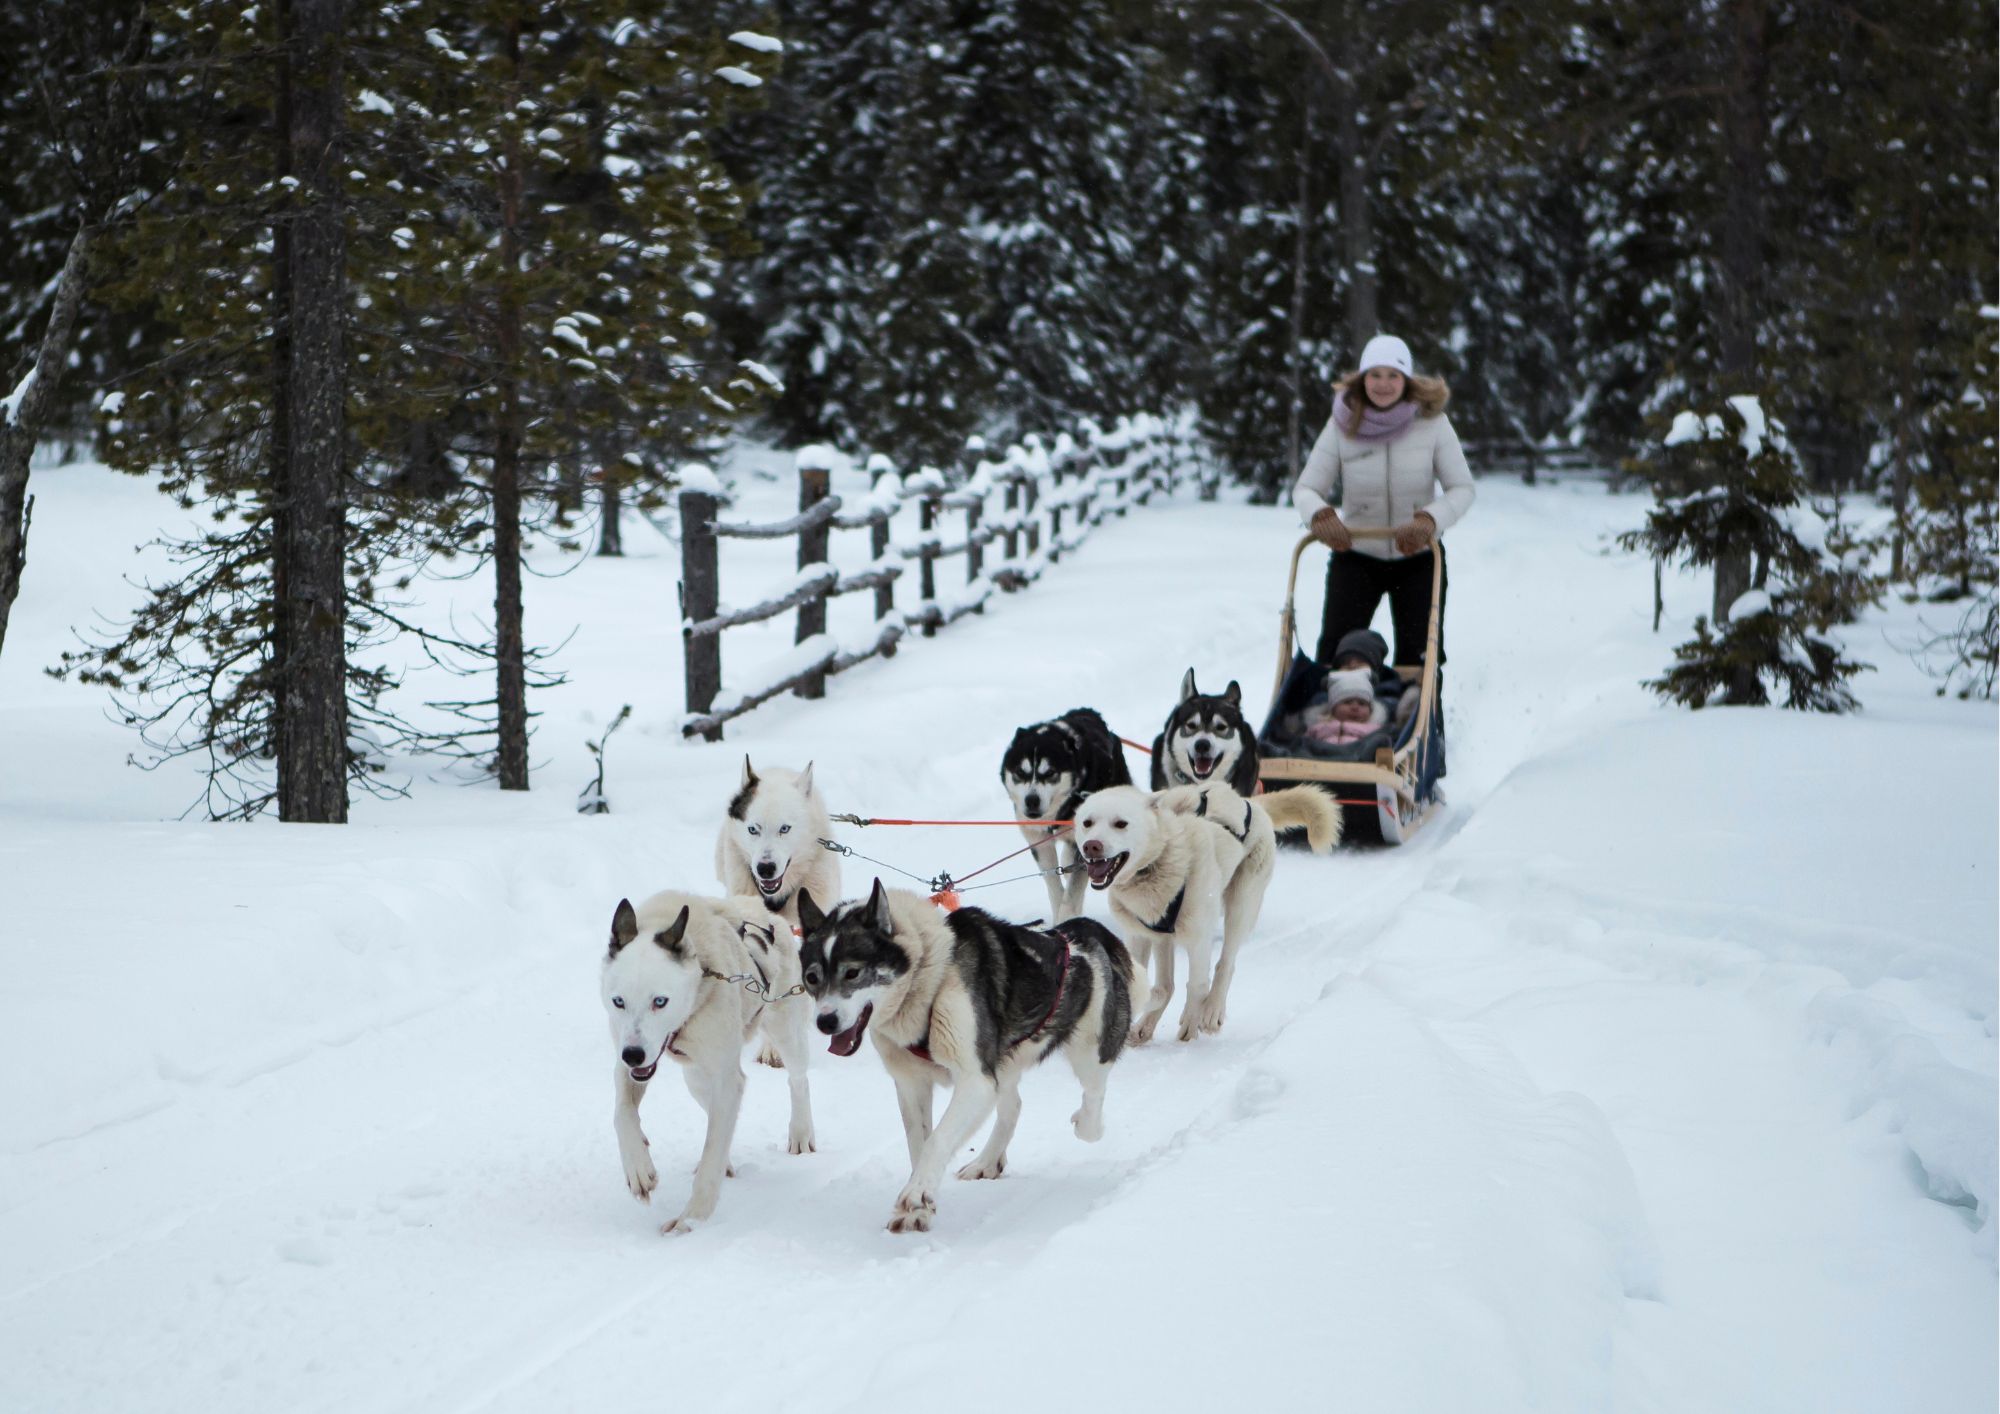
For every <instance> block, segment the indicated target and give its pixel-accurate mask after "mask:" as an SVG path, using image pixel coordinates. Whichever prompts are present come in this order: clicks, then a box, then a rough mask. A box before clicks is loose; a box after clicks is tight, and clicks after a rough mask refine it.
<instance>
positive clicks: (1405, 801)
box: [1257, 526, 1444, 844]
mask: <svg viewBox="0 0 2000 1414" xmlns="http://www.w3.org/2000/svg"><path fill="white" fill-rule="evenodd" d="M1348 533H1349V534H1351V535H1352V536H1353V537H1354V538H1355V539H1356V540H1387V539H1388V538H1389V537H1390V536H1391V535H1393V534H1394V532H1393V531H1389V530H1364V529H1360V528H1357V527H1353V526H1350V527H1348ZM1318 543H1319V542H1318V541H1316V540H1314V539H1313V537H1312V536H1310V535H1305V536H1301V537H1300V539H1299V543H1298V544H1297V545H1295V546H1293V547H1292V569H1291V574H1290V575H1289V576H1288V577H1287V578H1286V580H1285V608H1284V612H1283V613H1282V614H1280V615H1279V617H1278V675H1277V677H1276V679H1275V680H1273V682H1272V684H1271V701H1272V703H1273V704H1275V703H1276V702H1277V700H1278V694H1279V693H1280V692H1282V691H1283V690H1284V686H1285V675H1286V674H1287V673H1289V672H1290V671H1291V668H1292V653H1293V649H1294V646H1295V639H1296V636H1297V632H1298V611H1297V608H1296V607H1295V605H1294V603H1293V601H1294V599H1295V597H1296V596H1297V593H1298V587H1299V561H1300V560H1301V559H1302V558H1303V557H1304V556H1305V552H1306V549H1307V547H1308V546H1311V545H1316V544H1318ZM1436 548H1437V545H1436V542H1435V541H1433V542H1432V549H1433V550H1434V551H1435V550H1436ZM1443 587H1444V556H1443V555H1442V554H1435V553H1434V554H1433V555H1432V556H1431V621H1430V625H1429V627H1428V629H1427V630H1426V631H1425V634H1424V662H1423V666H1422V667H1420V668H1410V667H1398V668H1397V669H1396V671H1397V672H1398V673H1400V674H1401V675H1402V676H1403V677H1404V678H1405V679H1406V680H1409V681H1413V682H1417V683H1419V684H1421V686H1420V688H1419V691H1420V692H1421V693H1422V696H1420V697H1419V698H1418V699H1417V720H1416V727H1415V730H1413V731H1412V732H1411V733H1410V737H1409V740H1408V742H1407V743H1405V744H1404V745H1403V746H1402V747H1401V748H1400V749H1398V750H1394V751H1392V750H1390V749H1389V748H1388V747H1386V746H1385V747H1383V748H1381V749H1380V750H1378V751H1377V752H1376V753H1375V760H1374V761H1373V762H1372V763H1370V762H1365V761H1321V760H1318V759H1316V758H1314V757H1308V756H1267V757H1265V758H1264V759H1263V760H1262V761H1260V762H1259V763H1258V765H1257V778H1258V780H1260V781H1261V782H1263V785H1264V788H1265V789H1266V790H1277V789H1280V788H1281V787H1284V786H1293V785H1304V784H1311V785H1332V786H1345V787H1348V788H1349V789H1346V790H1342V791H1341V792H1340V794H1342V795H1343V796H1346V797H1348V798H1349V799H1354V798H1358V797H1365V796H1369V795H1372V796H1374V797H1375V820H1376V823H1377V824H1378V825H1379V826H1380V827H1381V830H1382V839H1383V842H1384V843H1386V844H1401V843H1403V842H1404V841H1405V840H1407V839H1409V838H1410V836H1412V835H1414V834H1415V833H1416V832H1417V831H1418V830H1420V829H1422V828H1423V827H1424V824H1425V823H1426V822H1427V821H1428V820H1429V819H1430V817H1431V816H1432V814H1434V813H1435V811H1436V809H1437V802H1436V800H1434V799H1433V800H1428V801H1420V800H1418V799H1417V784H1418V770H1419V767H1420V758H1421V756H1422V752H1423V747H1424V743H1425V742H1427V741H1428V740H1429V739H1430V732H1431V717H1432V714H1434V713H1435V712H1436V711H1437V664H1438V622H1439V615H1440V614H1441V612H1442V611H1443V608H1444V605H1443V603H1442V602H1441V598H1442V596H1441V595H1440V592H1439V591H1440V590H1441V589H1443Z"/></svg>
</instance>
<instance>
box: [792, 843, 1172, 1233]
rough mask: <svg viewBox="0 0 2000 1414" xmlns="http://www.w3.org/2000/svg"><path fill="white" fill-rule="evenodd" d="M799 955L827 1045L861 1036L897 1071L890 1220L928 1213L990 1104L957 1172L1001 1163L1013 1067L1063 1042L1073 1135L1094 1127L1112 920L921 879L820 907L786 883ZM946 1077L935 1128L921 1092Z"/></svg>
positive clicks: (1118, 1045)
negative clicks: (995, 910) (972, 900)
mask: <svg viewBox="0 0 2000 1414" xmlns="http://www.w3.org/2000/svg"><path fill="white" fill-rule="evenodd" d="M799 920H800V925H801V927H802V928H803V930H804V932H803V936H802V940H801V944H800V955H799V961H800V963H801V966H802V969H803V971H802V976H803V978H804V981H805V985H806V989H807V991H809V992H810V993H811V994H812V996H813V998H814V1000H815V1001H816V1003H817V1006H818V1013H819V1014H818V1021H817V1024H818V1026H819V1029H820V1031H821V1032H822V1033H823V1034H825V1035H826V1036H828V1037H830V1038H831V1040H830V1041H829V1043H828V1046H827V1049H828V1050H830V1051H832V1052H833V1054H835V1055H837V1056H851V1055H853V1054H854V1052H855V1051H856V1050H857V1049H859V1048H860V1045H861V1038H862V1037H863V1036H864V1035H872V1036H873V1037H874V1038H875V1048H876V1050H878V1051H880V1052H881V1055H882V1060H883V1063H884V1064H885V1065H886V1066H887V1067H888V1070H889V1074H890V1076H891V1077H892V1078H893V1079H894V1080H895V1082H896V1103H897V1105H898V1106H899V1107H900V1108H901V1110H902V1114H903V1137H904V1138H905V1139H906V1140H907V1141H908V1143H909V1149H910V1181H909V1182H908V1183H907V1184H906V1185H904V1188H903V1191H902V1193H901V1194H900V1195H899V1196H898V1197H897V1199H896V1206H895V1209H894V1210H893V1211H892V1212H891V1213H890V1216H889V1231H891V1232H924V1231H928V1230H929V1228H930V1226H931V1223H932V1222H933V1221H935V1220H936V1218H937V1193H938V1188H939V1187H940V1185H941V1183H942V1181H943V1178H944V1170H945V1165H946V1164H947V1163H949V1162H950V1161H951V1158H952V1156H953V1155H954V1154H956V1153H958V1152H959V1151H960V1150H961V1149H962V1148H964V1147H965V1145H967V1144H968V1143H970V1142H971V1141H972V1137H973V1136H974V1135H975V1134H977V1133H978V1132H979V1127H980V1126H981V1125H982V1124H984V1123H985V1122H986V1117H987V1115H988V1114H990V1113H992V1112H993V1110H994V1109H995V1107H996V1106H997V1107H998V1110H999V1118H998V1119H997V1120H995V1122H994V1125H993V1134H992V1136H991V1137H990V1138H989V1139H988V1140H987V1141H986V1147H985V1148H984V1149H982V1150H981V1151H980V1153H979V1156H978V1157H977V1158H975V1159H974V1160H973V1161H972V1162H971V1163H969V1164H967V1165H966V1166H965V1167H964V1168H962V1169H960V1170H959V1171H958V1176H959V1177H960V1178H998V1177H999V1176H1000V1175H1001V1173H1002V1172H1003V1171H1004V1170H1005V1169H1006V1167H1007V1144H1008V1141H1009V1140H1011V1139H1012V1138H1013V1137H1014V1126H1015V1124H1016V1122H1018V1121H1019V1119H1020V1117H1021V1094H1020V1088H1019V1087H1020V1081H1021V1076H1022V1074H1023V1073H1024V1072H1026V1071H1027V1070H1029V1069H1030V1068H1031V1067H1033V1066H1035V1065H1037V1064H1039V1063H1040V1062H1041V1061H1043V1060H1045V1059H1047V1057H1048V1055H1049V1053H1050V1052H1051V1051H1055V1050H1058V1049H1059V1050H1061V1051H1062V1053H1063V1056H1064V1058H1065V1059H1067V1060H1068V1061H1069V1065H1070V1069H1071V1070H1072V1071H1074V1072H1075V1073H1076V1078H1077V1080H1078V1081H1080V1082H1081V1083H1082V1085H1083V1105H1082V1108H1080V1109H1078V1110H1077V1112H1076V1113H1075V1114H1073V1115H1071V1116H1070V1122H1071V1124H1073V1125H1074V1126H1075V1128H1076V1135H1077V1138H1079V1139H1082V1140H1085V1141H1087V1142H1091V1143H1095V1142H1096V1141H1097V1140H1098V1139H1101V1138H1102V1137H1103V1136H1104V1082H1105V1080H1106V1079H1107V1077H1108V1076H1109V1074H1110V1069H1111V1064H1112V1062H1113V1061H1115V1060H1117V1059H1118V1053H1119V1051H1120V1050H1122V1049H1123V1047H1124V1045H1125V1035H1126V1032H1127V1031H1128V1030H1129V1029H1130V1025H1131V1016H1132V988H1133V985H1134V983H1135V981H1136V980H1137V978H1138V973H1137V971H1136V969H1135V967H1134V966H1133V962H1132V958H1131V955H1130V954H1129V953H1127V952H1126V950H1125V948H1124V946H1123V945H1122V944H1120V943H1119V941H1118V938H1117V936H1116V935H1115V934H1113V933H1112V932H1111V930H1110V929H1108V928H1106V927H1104V926H1103V925H1102V924H1100V923H1096V922H1093V921H1092V920H1090V919H1088V918H1072V919H1071V920H1069V921H1068V922H1067V923H1060V924H1057V925H1056V926H1055V927H1054V928H1051V929H1049V930H1048V931H1047V932H1041V931H1037V930H1035V929H1032V928H1023V927H1021V926H1019V925H1018V924H1014V923H1009V922H1006V921H1005V920H1004V919H999V918H995V917H994V916H993V915H992V914H990V913H987V912H985V911H984V910H982V909H977V908H961V909H958V910H956V911H954V912H952V913H950V914H944V913H940V912H939V911H938V909H937V908H936V907H935V906H934V905H933V904H932V903H931V902H930V900H929V899H927V898H925V897H924V896H923V895H922V894H913V893H907V892H905V891H903V890H901V889H896V890H890V889H885V888H883V887H882V881H881V880H880V879H877V880H876V881H875V887H874V890H873V891H872V892H871V893H870V894H869V895H868V897H867V899H866V900H864V901H862V902H859V903H843V904H840V905H838V906H836V907H835V908H834V909H833V911H832V912H831V913H822V912H821V911H820V910H819V908H818V907H817V906H815V904H814V903H813V900H812V897H811V895H810V894H807V893H801V894H800V895H799ZM940 1083H942V1084H946V1085H949V1086H951V1087H952V1092H951V1102H950V1103H949V1104H948V1105H946V1106H945V1111H944V1116H943V1117H942V1118H941V1119H940V1120H938V1122H937V1127H936V1128H935V1129H933V1128H932V1126H931V1092H932V1090H933V1089H934V1088H935V1087H936V1086H937V1085H939V1084H940Z"/></svg>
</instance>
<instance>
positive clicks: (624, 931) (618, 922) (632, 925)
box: [611, 898, 639, 957]
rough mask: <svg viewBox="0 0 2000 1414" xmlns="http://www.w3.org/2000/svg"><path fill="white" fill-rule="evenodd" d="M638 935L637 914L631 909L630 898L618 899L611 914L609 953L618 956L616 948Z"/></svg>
mask: <svg viewBox="0 0 2000 1414" xmlns="http://www.w3.org/2000/svg"><path fill="white" fill-rule="evenodd" d="M638 936H639V915H638V914H636V913H634V912H633V911H632V900H630V899H628V898H621V899H619V900H618V908H617V911H616V912H614V913H613V914H612V915H611V955H612V956H613V957H616V956H618V949H620V948H622V947H624V946H625V945H626V944H627V943H629V942H631V941H632V940H633V939H634V938H636V937H638Z"/></svg>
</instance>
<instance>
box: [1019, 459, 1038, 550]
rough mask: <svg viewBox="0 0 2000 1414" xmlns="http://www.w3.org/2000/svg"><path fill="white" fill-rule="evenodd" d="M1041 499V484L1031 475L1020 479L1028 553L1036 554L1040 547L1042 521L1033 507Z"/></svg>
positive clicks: (1022, 512)
mask: <svg viewBox="0 0 2000 1414" xmlns="http://www.w3.org/2000/svg"><path fill="white" fill-rule="evenodd" d="M1041 499H1042V484H1041V482H1040V481H1038V480H1036V479H1035V477H1034V476H1032V475H1024V476H1023V477H1022V479H1021V514H1022V516H1023V517H1024V518H1025V519H1026V520H1027V523H1028V524H1027V529H1028V553H1029V554H1030V555H1038V554H1040V553H1041V549H1042V522H1041V518H1040V517H1039V516H1038V515H1036V513H1035V507H1036V505H1037V503H1039V502H1040V501H1041Z"/></svg>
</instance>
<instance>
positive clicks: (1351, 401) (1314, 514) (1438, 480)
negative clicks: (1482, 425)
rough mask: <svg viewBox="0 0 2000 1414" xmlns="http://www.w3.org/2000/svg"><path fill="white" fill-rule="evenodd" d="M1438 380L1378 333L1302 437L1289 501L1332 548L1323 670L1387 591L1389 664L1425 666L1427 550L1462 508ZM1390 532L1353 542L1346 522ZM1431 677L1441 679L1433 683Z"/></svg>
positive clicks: (1467, 502)
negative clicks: (1321, 423) (1315, 432)
mask: <svg viewBox="0 0 2000 1414" xmlns="http://www.w3.org/2000/svg"><path fill="white" fill-rule="evenodd" d="M1450 396H1451V393H1450V390H1449V389H1448V388H1446V387H1445V385H1444V380H1443V379H1440V378H1422V377H1419V376H1417V373H1416V371H1415V369H1414V368H1413V366H1412V363H1411V359H1410V346H1409V345H1408V344H1406V343H1404V342H1403V341H1402V340H1401V339H1398V338H1395V337H1394V336H1392V335H1389V334H1377V335H1376V336H1375V337H1374V338H1372V339H1370V340H1369V341H1368V346H1367V347H1366V348H1364V349H1363V350H1362V351H1361V366H1360V368H1359V370H1358V371H1356V372H1354V373H1350V374H1348V375H1347V377H1345V378H1343V379H1341V380H1340V381H1339V382H1338V383H1336V384H1334V395H1333V416H1332V417H1330V418H1329V419H1327V424H1326V430H1325V431H1323V432H1321V433H1320V434H1319V440H1318V441H1317V442H1315V443H1314V444H1313V449H1312V455H1311V456H1309V457H1307V458H1306V466H1305V471H1304V472H1303V473H1302V474H1301V475H1300V476H1299V481H1298V485H1297V486H1295V487H1294V488H1293V489H1292V503H1293V504H1294V505H1295V506H1297V507H1298V510H1299V515H1300V516H1301V517H1302V518H1303V519H1304V521H1305V523H1306V527H1307V529H1308V530H1310V531H1311V532H1312V535H1313V538H1314V539H1316V540H1318V541H1319V542H1320V543H1321V544H1323V545H1325V546H1326V547H1327V548H1328V549H1330V550H1332V551H1333V557H1332V561H1331V562H1330V563H1329V564H1328V565H1327V569H1326V604H1325V607H1324V609H1323V611H1322V614H1321V619H1320V631H1319V649H1318V651H1317V652H1316V653H1315V654H1314V657H1315V658H1316V659H1317V660H1318V661H1319V662H1321V663H1323V664H1325V665H1327V666H1328V667H1331V666H1333V664H1334V653H1335V651H1336V650H1337V648H1338V646H1339V644H1340V641H1341V639H1342V638H1344V637H1345V636H1346V635H1347V634H1348V633H1350V632H1351V631H1353V630H1355V629H1364V628H1367V627H1368V625H1369V622H1370V621H1371V620H1372V619H1373V618H1374V617H1375V609H1376V607H1377V606H1378V605H1379V604H1380V603H1381V602H1382V596H1383V595H1385V594H1386V595H1388V596H1389V617H1390V620H1391V622H1392V623H1393V624H1394V626H1395V634H1396V662H1397V663H1398V664H1399V665H1409V666H1417V665H1420V664H1421V663H1422V662H1423V661H1424V641H1425V638H1426V637H1427V635H1428V632H1429V627H1430V613H1431V577H1432V576H1431V556H1432V555H1437V556H1438V557H1440V559H1442V557H1443V555H1444V544H1443V542H1442V540H1441V539H1440V538H1439V537H1440V536H1441V535H1442V534H1443V533H1444V532H1445V531H1446V530H1448V529H1450V528H1451V526H1453V525H1454V524H1456V523H1457V522H1458V520H1459V518H1460V517H1461V516H1463V515H1464V514H1465V512H1466V510H1467V509H1468V508H1469V507H1470V506H1471V505H1472V498H1473V486H1472V473H1471V472H1470V471H1469V470H1467V468H1466V465H1465V452H1464V451H1463V450H1462V449H1461V448H1460V447H1459V445H1458V434H1457V433H1456V432H1454V431H1453V430H1452V426H1451V419H1450V418H1448V417H1446V416H1445V415H1444V405H1445V402H1446V400H1447V399H1448V398H1449V397H1450ZM1350 527H1353V528H1355V529H1364V528H1365V529H1371V530H1389V531H1392V532H1393V535H1392V537H1391V538H1390V539H1388V540H1380V539H1372V538H1371V539H1364V540H1356V539H1355V538H1354V537H1353V536H1352V535H1351V534H1350V533H1349V528H1350ZM1444 591H1445V579H1444V577H1443V576H1442V575H1441V576H1440V577H1439V581H1438V597H1439V604H1438V662H1439V664H1440V665H1442V664H1443V662H1444V604H1443V600H1444ZM1441 683H1442V679H1440V684H1441Z"/></svg>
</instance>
